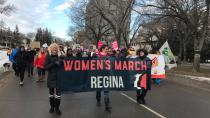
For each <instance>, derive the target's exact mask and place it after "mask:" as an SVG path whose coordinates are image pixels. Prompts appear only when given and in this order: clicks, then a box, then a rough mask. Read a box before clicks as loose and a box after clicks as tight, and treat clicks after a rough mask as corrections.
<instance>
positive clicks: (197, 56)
mask: <svg viewBox="0 0 210 118" xmlns="http://www.w3.org/2000/svg"><path fill="white" fill-rule="evenodd" d="M199 52H200V51H195V54H194V63H193V72H199V71H200V53H199Z"/></svg>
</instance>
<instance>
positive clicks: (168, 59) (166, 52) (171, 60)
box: [159, 41, 177, 69]
mask: <svg viewBox="0 0 210 118" xmlns="http://www.w3.org/2000/svg"><path fill="white" fill-rule="evenodd" d="M159 51H160V54H162V55H163V56H164V60H165V63H166V67H167V68H169V66H168V65H174V66H173V67H177V64H176V59H175V57H174V55H173V53H172V51H171V49H170V47H169V44H168V41H166V42H165V43H164V44H163V46H162V47H161V48H160V49H159ZM169 69H170V68H169Z"/></svg>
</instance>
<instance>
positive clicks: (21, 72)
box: [17, 67, 25, 82]
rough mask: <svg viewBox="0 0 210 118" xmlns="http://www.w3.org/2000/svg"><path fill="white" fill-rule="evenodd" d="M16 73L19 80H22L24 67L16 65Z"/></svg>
mask: <svg viewBox="0 0 210 118" xmlns="http://www.w3.org/2000/svg"><path fill="white" fill-rule="evenodd" d="M17 71H18V75H19V77H20V81H21V82H23V79H24V74H25V68H23V67H17Z"/></svg>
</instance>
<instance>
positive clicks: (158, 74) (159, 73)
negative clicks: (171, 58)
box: [148, 54, 166, 79]
mask: <svg viewBox="0 0 210 118" xmlns="http://www.w3.org/2000/svg"><path fill="white" fill-rule="evenodd" d="M148 57H149V58H150V59H151V60H152V69H151V78H160V79H164V78H166V76H165V61H164V57H163V55H156V54H149V55H148Z"/></svg>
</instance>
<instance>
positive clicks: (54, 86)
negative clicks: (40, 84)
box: [44, 43, 61, 115]
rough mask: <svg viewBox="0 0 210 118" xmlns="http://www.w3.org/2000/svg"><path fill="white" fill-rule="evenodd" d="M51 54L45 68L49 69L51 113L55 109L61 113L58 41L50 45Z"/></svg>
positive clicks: (48, 81)
mask: <svg viewBox="0 0 210 118" xmlns="http://www.w3.org/2000/svg"><path fill="white" fill-rule="evenodd" d="M48 50H49V55H47V57H46V60H45V63H44V69H46V70H47V71H48V78H47V87H48V88H49V94H50V95H49V102H50V106H51V108H50V110H49V112H50V113H53V112H54V110H55V111H56V113H57V114H58V115H61V111H60V109H59V106H60V103H61V91H60V89H59V86H58V76H57V71H58V67H59V65H60V61H59V60H60V59H59V56H58V51H59V46H58V45H57V44H56V43H53V44H51V45H50V46H49V48H48Z"/></svg>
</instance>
